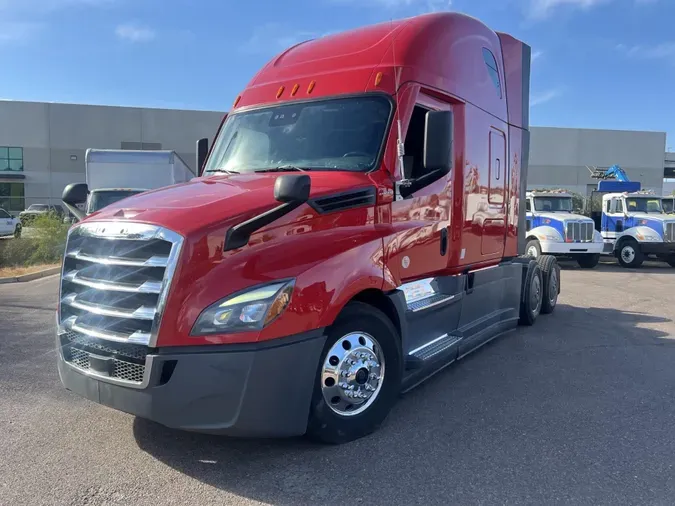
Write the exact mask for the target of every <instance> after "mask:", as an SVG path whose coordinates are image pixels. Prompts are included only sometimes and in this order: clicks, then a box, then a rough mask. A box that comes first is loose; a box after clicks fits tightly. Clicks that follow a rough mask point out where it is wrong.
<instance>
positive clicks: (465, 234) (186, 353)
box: [57, 13, 560, 443]
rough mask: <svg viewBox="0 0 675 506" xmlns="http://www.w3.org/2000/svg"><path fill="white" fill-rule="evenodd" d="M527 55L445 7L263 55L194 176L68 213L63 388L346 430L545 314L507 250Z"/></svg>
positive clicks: (513, 239) (512, 249)
mask: <svg viewBox="0 0 675 506" xmlns="http://www.w3.org/2000/svg"><path fill="white" fill-rule="evenodd" d="M529 62H530V48H529V47H528V46H527V45H525V44H523V43H522V42H520V41H518V40H516V39H514V38H513V37H511V36H509V35H506V34H503V33H495V32H494V31H492V30H491V29H490V28H488V27H487V26H485V25H484V24H482V23H481V22H480V21H478V20H476V19H474V18H471V17H468V16H465V15H462V14H457V13H435V14H428V15H422V16H418V17H414V18H410V19H404V20H400V21H394V22H387V23H382V24H378V25H374V26H369V27H366V28H360V29H356V30H352V31H348V32H345V33H341V34H336V35H331V36H328V37H325V38H321V39H319V40H313V41H309V42H304V43H301V44H298V45H296V46H293V47H291V48H290V49H288V50H286V51H284V52H283V53H281V54H280V55H278V56H277V57H275V58H274V59H273V60H271V61H270V62H269V63H268V64H267V65H266V66H265V67H263V68H262V69H261V70H260V71H259V72H258V73H257V75H255V77H254V78H253V79H252V81H251V82H250V83H249V85H248V86H247V87H246V89H245V90H244V91H243V92H242V93H241V95H240V96H239V97H237V99H236V102H235V103H234V106H233V108H232V110H231V111H229V114H228V115H226V118H225V119H224V121H223V123H222V124H221V126H220V128H219V130H218V133H217V135H216V137H215V140H214V143H213V145H212V146H211V147H210V148H208V147H206V149H204V148H205V145H204V142H203V140H202V141H200V142H198V146H199V150H198V151H199V153H200V156H199V158H200V161H199V163H200V166H202V163H203V166H202V169H203V172H202V173H201V175H200V177H199V178H195V179H193V180H192V181H190V182H188V183H185V184H180V185H175V186H171V187H167V188H163V189H159V190H156V191H150V192H147V193H144V194H142V195H138V196H134V197H131V198H128V199H126V200H124V201H123V202H120V203H118V204H113V205H111V206H109V207H106V208H105V209H103V210H102V211H100V212H98V213H95V214H92V215H91V216H88V217H86V218H85V219H84V220H83V221H81V222H80V223H79V224H77V225H75V226H73V227H72V228H71V230H70V233H69V236H68V241H67V245H66V251H65V258H64V262H63V272H62V277H61V285H60V304H59V308H58V314H57V319H58V335H57V346H58V350H59V356H58V370H59V374H60V378H61V381H62V382H63V384H64V385H65V387H66V388H67V389H69V390H72V391H73V392H76V393H77V394H79V395H82V396H84V397H86V398H88V399H91V400H93V401H96V402H99V403H101V404H104V405H107V406H110V407H112V408H115V409H119V410H122V411H125V412H128V413H132V414H134V415H137V416H139V417H143V418H147V419H151V420H154V421H156V422H159V423H160V424H163V425H166V426H169V427H174V428H179V429H184V430H191V431H200V432H209V433H217V434H227V435H235V436H255V437H280V436H293V435H301V434H308V435H310V436H311V437H313V438H315V439H317V440H320V441H324V442H332V443H340V442H345V441H349V440H353V439H356V438H359V437H361V436H363V435H365V434H368V433H370V432H372V431H373V430H375V429H376V428H377V427H378V426H379V425H380V424H381V423H382V422H383V420H384V419H385V417H386V416H387V414H388V412H389V411H390V409H391V407H392V405H393V404H394V402H395V400H396V399H397V397H398V395H399V394H400V393H401V392H403V391H406V390H409V389H410V388H412V387H414V386H415V385H417V384H419V383H420V382H422V381H423V380H425V379H426V378H428V377H430V376H431V375H433V374H434V373H436V372H438V371H440V370H441V369H443V368H444V367H446V366H447V365H449V364H451V363H452V362H454V361H456V360H458V359H460V358H462V357H463V356H465V355H466V354H468V353H470V352H471V351H473V350H475V349H477V348H478V347H480V346H481V345H483V344H485V343H487V342H488V341H490V340H491V339H493V338H495V337H497V336H499V335H501V334H504V333H505V332H507V331H509V330H512V329H514V328H516V326H517V325H518V324H519V323H520V324H525V325H531V324H532V323H534V321H535V319H536V318H537V316H538V315H539V314H540V313H550V312H552V311H553V310H554V308H555V305H556V302H557V297H558V294H559V292H560V271H559V268H558V266H557V264H556V261H555V259H554V258H553V257H550V256H545V255H544V256H541V257H539V258H538V259H537V260H534V259H531V258H529V257H524V256H523V255H522V253H523V251H524V238H525V236H524V231H525V227H524V217H525V206H524V205H523V202H524V199H525V188H526V185H525V179H526V173H527V160H528V141H529V133H528V121H529V120H528V98H529V97H528V94H529ZM201 155H203V156H201ZM206 155H207V156H206ZM86 191H87V188H86V185H83V184H74V185H70V186H69V187H67V188H66V189H65V190H64V195H63V200H64V202H65V203H66V204H67V205H69V206H74V205H76V204H77V203H79V202H80V201H81V200H82V199H83V198H86Z"/></svg>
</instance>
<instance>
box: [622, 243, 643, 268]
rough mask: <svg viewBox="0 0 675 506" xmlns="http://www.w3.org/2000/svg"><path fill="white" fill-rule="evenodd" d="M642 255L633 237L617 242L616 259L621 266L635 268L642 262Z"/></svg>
mask: <svg viewBox="0 0 675 506" xmlns="http://www.w3.org/2000/svg"><path fill="white" fill-rule="evenodd" d="M644 259H645V257H644V255H643V254H642V251H641V250H640V245H639V244H638V242H637V241H636V240H635V239H627V240H625V241H623V242H622V243H621V244H619V251H618V260H619V264H620V265H621V267H626V268H629V269H635V268H637V267H640V266H641V265H642V262H644Z"/></svg>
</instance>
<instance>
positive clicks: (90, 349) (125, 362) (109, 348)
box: [60, 331, 148, 386]
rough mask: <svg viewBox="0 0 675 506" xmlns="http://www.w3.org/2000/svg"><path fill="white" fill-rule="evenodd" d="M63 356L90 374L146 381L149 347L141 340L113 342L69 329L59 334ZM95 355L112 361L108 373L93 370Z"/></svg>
mask: <svg viewBox="0 0 675 506" xmlns="http://www.w3.org/2000/svg"><path fill="white" fill-rule="evenodd" d="M60 339H61V350H62V354H63V358H64V360H65V361H66V362H68V363H69V364H70V365H72V366H73V367H75V368H77V369H80V370H81V371H83V372H86V373H89V374H96V375H102V376H106V377H108V378H110V379H112V380H116V381H121V382H128V383H134V384H136V385H137V386H139V385H141V384H142V383H143V379H144V375H145V368H146V357H147V354H148V347H147V346H144V345H139V344H125V343H110V342H106V341H105V340H102V339H98V338H95V337H89V336H86V335H83V334H80V333H78V332H73V331H68V332H66V333H65V334H62V335H61V336H60ZM92 357H102V358H104V359H105V360H108V361H109V365H110V369H109V370H108V371H106V373H105V374H103V373H101V372H100V371H95V370H92V367H91V359H92Z"/></svg>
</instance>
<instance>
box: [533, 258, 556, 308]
mask: <svg viewBox="0 0 675 506" xmlns="http://www.w3.org/2000/svg"><path fill="white" fill-rule="evenodd" d="M537 264H539V268H540V269H541V277H542V279H543V283H542V285H543V290H542V296H541V299H542V300H541V313H542V314H551V313H552V312H553V311H555V307H556V305H557V304H558V295H559V294H560V265H558V261H557V260H556V258H555V257H554V256H552V255H542V256H540V257H539V258H537Z"/></svg>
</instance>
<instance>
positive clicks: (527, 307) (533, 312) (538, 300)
mask: <svg viewBox="0 0 675 506" xmlns="http://www.w3.org/2000/svg"><path fill="white" fill-rule="evenodd" d="M542 285H543V279H542V272H541V267H539V264H538V263H537V262H536V261H533V262H530V264H529V265H528V267H527V274H526V275H525V283H524V286H523V293H522V297H521V299H520V320H519V321H518V323H520V324H521V325H526V326H530V325H534V322H535V321H536V320H537V317H538V316H539V313H540V312H541V306H542Z"/></svg>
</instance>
